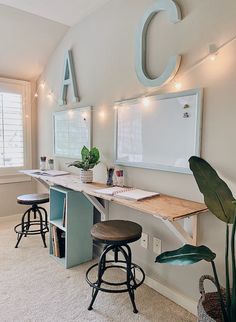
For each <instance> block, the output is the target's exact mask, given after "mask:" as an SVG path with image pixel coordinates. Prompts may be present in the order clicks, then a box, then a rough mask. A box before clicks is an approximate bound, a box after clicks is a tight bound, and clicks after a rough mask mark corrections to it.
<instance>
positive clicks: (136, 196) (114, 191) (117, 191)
mask: <svg viewBox="0 0 236 322" xmlns="http://www.w3.org/2000/svg"><path fill="white" fill-rule="evenodd" d="M94 192H96V193H101V194H105V195H110V196H115V197H119V198H124V199H129V200H136V201H138V200H142V199H146V198H150V197H154V196H158V195H159V193H158V192H151V191H145V190H141V189H135V188H121V187H111V188H105V189H97V190H94Z"/></svg>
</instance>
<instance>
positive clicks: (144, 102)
mask: <svg viewBox="0 0 236 322" xmlns="http://www.w3.org/2000/svg"><path fill="white" fill-rule="evenodd" d="M149 104H150V100H149V98H148V97H144V98H143V105H144V106H145V107H148V106H149Z"/></svg>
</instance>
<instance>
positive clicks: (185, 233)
mask: <svg viewBox="0 0 236 322" xmlns="http://www.w3.org/2000/svg"><path fill="white" fill-rule="evenodd" d="M24 174H26V175H30V176H32V177H33V178H35V179H36V180H38V181H39V182H41V183H43V184H44V185H45V186H47V187H49V186H51V185H58V186H62V187H65V188H68V189H71V190H74V191H79V192H81V193H82V194H83V195H84V196H85V197H86V198H87V199H88V200H89V201H90V202H91V203H92V204H93V206H94V207H95V208H96V209H97V210H98V211H99V212H100V213H101V215H102V216H103V218H104V219H108V218H109V207H108V204H109V202H114V203H116V204H119V205H122V206H126V207H129V208H132V209H135V210H137V211H139V212H141V213H143V214H144V215H145V214H148V215H152V216H154V217H155V218H157V219H159V220H161V221H162V222H163V223H164V224H165V225H166V226H167V227H168V228H169V229H170V230H171V231H172V232H173V233H174V234H175V236H176V237H177V238H178V239H179V240H180V241H181V242H182V243H184V244H185V243H189V244H192V245H196V244H197V215H199V214H201V213H204V212H206V211H207V207H206V205H205V204H202V203H198V202H194V201H190V200H185V199H181V198H176V197H173V196H168V195H164V194H160V195H159V196H156V197H152V198H149V199H146V200H141V201H131V200H126V199H121V198H118V197H114V196H109V195H104V194H99V193H96V192H95V191H94V190H96V189H99V188H101V189H102V188H104V187H106V185H105V184H102V183H95V182H94V183H91V184H83V183H81V182H80V178H79V176H77V175H64V176H55V177H52V176H46V175H35V174H32V171H30V170H29V171H27V170H25V171H24ZM98 198H101V199H103V200H105V202H104V206H103V205H102V204H101V203H100V202H99V200H98Z"/></svg>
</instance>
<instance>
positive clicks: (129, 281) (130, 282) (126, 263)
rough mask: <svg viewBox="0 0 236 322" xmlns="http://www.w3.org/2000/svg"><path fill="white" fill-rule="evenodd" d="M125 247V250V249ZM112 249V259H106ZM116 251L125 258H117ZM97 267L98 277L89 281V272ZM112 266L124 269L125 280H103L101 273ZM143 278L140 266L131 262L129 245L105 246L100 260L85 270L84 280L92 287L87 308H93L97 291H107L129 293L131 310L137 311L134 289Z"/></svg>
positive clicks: (143, 274) (141, 282)
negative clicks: (137, 276) (137, 274)
mask: <svg viewBox="0 0 236 322" xmlns="http://www.w3.org/2000/svg"><path fill="white" fill-rule="evenodd" d="M125 248H126V249H127V250H125ZM111 250H113V251H114V260H106V254H107V253H108V252H109V251H111ZM118 252H121V253H122V254H123V256H124V258H125V260H119V259H118ZM96 267H98V279H97V281H96V282H95V283H93V282H91V281H90V279H89V273H90V272H91V271H92V270H93V269H94V268H96ZM112 268H120V269H123V270H125V271H126V280H125V281H123V282H120V283H111V282H108V281H105V280H104V279H103V275H104V273H105V271H106V270H108V269H112ZM137 270H139V271H140V273H141V275H142V279H141V281H139V282H137V281H136V271H137ZM144 279H145V273H144V271H143V270H142V268H141V267H139V266H138V265H136V264H134V263H132V262H131V250H130V247H129V246H128V245H127V244H126V245H122V246H121V245H109V246H107V245H106V246H105V248H104V251H103V253H102V255H101V257H100V260H99V262H98V263H97V264H95V265H93V266H91V267H90V268H89V269H88V270H87V272H86V281H87V283H88V284H89V285H90V286H91V287H92V288H93V291H92V300H91V303H90V305H89V307H88V310H89V311H90V310H92V309H93V304H94V302H95V299H96V297H97V294H98V292H99V291H101V292H107V293H125V292H128V293H129V297H130V300H131V303H132V306H133V312H134V313H138V310H137V307H136V304H135V295H134V291H135V290H136V289H137V288H138V287H139V286H140V285H141V284H143V282H144ZM102 284H105V285H109V286H114V287H120V288H119V289H109V288H106V287H101V285H102Z"/></svg>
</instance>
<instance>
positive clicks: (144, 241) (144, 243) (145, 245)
mask: <svg viewBox="0 0 236 322" xmlns="http://www.w3.org/2000/svg"><path fill="white" fill-rule="evenodd" d="M141 246H142V247H143V248H146V249H147V248H148V234H146V233H142V237H141Z"/></svg>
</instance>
